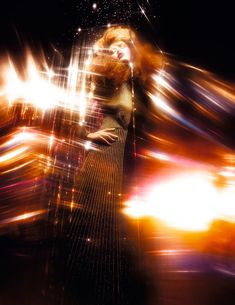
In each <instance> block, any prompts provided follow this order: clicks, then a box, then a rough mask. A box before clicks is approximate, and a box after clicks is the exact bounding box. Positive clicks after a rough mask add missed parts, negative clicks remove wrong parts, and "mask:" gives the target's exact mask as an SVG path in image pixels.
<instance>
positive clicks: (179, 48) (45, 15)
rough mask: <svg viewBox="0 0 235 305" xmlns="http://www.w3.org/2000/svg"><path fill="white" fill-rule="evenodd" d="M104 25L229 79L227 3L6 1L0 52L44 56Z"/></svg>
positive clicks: (233, 76)
mask: <svg viewBox="0 0 235 305" xmlns="http://www.w3.org/2000/svg"><path fill="white" fill-rule="evenodd" d="M93 3H96V4H97V8H96V9H92V4H93ZM141 8H143V9H144V10H145V13H146V15H147V16H148V18H149V21H150V23H149V22H148V21H147V20H146V18H145V17H144V15H143V14H142V13H141ZM109 22H110V23H124V24H131V25H132V26H133V27H135V28H136V29H137V30H138V31H140V32H143V33H144V34H146V35H149V33H151V39H152V38H153V37H154V39H155V42H157V43H158V44H159V45H160V47H161V48H162V49H163V50H164V51H166V52H169V53H171V54H174V55H176V56H177V57H178V58H179V59H183V60H185V61H187V62H189V63H192V64H194V65H197V66H199V67H203V68H206V69H208V70H210V71H212V72H214V73H216V74H218V75H219V76H221V77H223V78H225V79H227V80H231V81H233V80H235V59H234V54H235V47H234V44H233V40H234V28H235V19H234V17H233V9H232V4H230V3H228V1H227V0H225V1H219V2H218V3H216V2H215V1H212V0H204V1H202V0H191V1H185V0H181V1H173V0H155V1H154V0H142V1H129V0H125V1H124V0H112V1H111V0H99V1H98V0H97V1H96V0H94V1H87V0H82V1H78V0H76V1H75V0H40V1H33V0H21V1H17V0H15V1H13V0H8V1H4V2H1V12H0V50H1V51H6V50H8V51H9V52H10V53H11V54H14V55H17V54H18V55H19V54H21V52H22V49H23V45H24V44H25V42H27V43H28V44H30V45H31V46H33V47H36V48H37V47H38V46H39V45H41V46H42V47H43V49H44V50H45V52H46V51H47V50H48V49H49V48H50V46H51V45H53V46H55V47H56V48H58V49H59V50H60V51H61V52H63V51H64V50H65V49H66V48H70V46H71V44H72V42H73V41H74V39H75V38H76V37H77V36H79V35H80V34H79V33H77V29H78V28H79V27H81V28H82V30H84V29H87V28H89V29H92V27H96V26H102V25H107V23H109Z"/></svg>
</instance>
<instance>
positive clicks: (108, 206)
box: [65, 84, 132, 305]
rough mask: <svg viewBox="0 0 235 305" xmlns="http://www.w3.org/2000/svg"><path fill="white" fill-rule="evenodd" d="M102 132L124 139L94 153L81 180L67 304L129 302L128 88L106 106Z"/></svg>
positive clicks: (117, 304)
mask: <svg viewBox="0 0 235 305" xmlns="http://www.w3.org/2000/svg"><path fill="white" fill-rule="evenodd" d="M103 112H104V117H103V120H102V124H101V126H100V129H104V128H115V130H114V134H115V135H117V136H118V140H117V141H116V142H114V143H113V144H112V145H110V146H107V145H104V144H100V145H97V146H96V149H95V150H91V151H89V153H88V155H87V157H86V160H85V162H84V165H83V167H82V169H81V171H80V173H79V175H78V179H77V188H78V196H77V200H76V203H77V204H78V208H77V209H76V210H75V211H74V213H73V215H72V221H71V228H70V232H69V240H70V242H69V262H68V267H67V275H68V276H67V282H66V285H65V290H66V291H65V296H66V297H65V304H66V305H67V304H69V305H72V304H74V305H75V304H76V305H125V304H129V305H130V304H132V303H131V302H129V301H128V297H127V294H128V290H129V287H128V285H129V284H128V281H129V280H126V279H127V277H128V275H127V274H126V272H127V268H126V267H125V266H126V263H127V255H126V253H125V250H124V248H125V236H124V235H123V234H122V232H123V228H122V216H121V211H120V209H121V199H122V176H123V158H124V151H125V143H126V137H127V132H128V126H129V125H130V123H131V117H132V98H131V90H130V87H129V85H128V84H123V85H122V86H121V87H120V89H119V90H117V91H116V93H115V94H114V95H113V96H112V98H111V99H110V100H109V101H107V103H106V104H105V105H104V107H103Z"/></svg>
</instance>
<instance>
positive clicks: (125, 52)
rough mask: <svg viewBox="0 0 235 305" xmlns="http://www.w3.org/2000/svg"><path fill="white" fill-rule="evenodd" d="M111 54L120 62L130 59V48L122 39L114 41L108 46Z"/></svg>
mask: <svg viewBox="0 0 235 305" xmlns="http://www.w3.org/2000/svg"><path fill="white" fill-rule="evenodd" d="M109 50H110V51H111V56H112V57H113V58H115V59H119V60H120V61H122V62H130V61H131V50H130V48H129V47H128V45H127V44H126V43H125V42H124V41H116V42H114V43H112V44H111V45H110V46H109Z"/></svg>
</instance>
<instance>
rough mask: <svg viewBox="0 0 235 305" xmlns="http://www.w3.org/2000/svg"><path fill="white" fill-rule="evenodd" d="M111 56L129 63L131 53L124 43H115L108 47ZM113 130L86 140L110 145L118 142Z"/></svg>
mask: <svg viewBox="0 0 235 305" xmlns="http://www.w3.org/2000/svg"><path fill="white" fill-rule="evenodd" d="M109 49H110V51H111V54H112V55H111V56H112V57H113V58H115V59H118V60H120V61H126V62H130V60H131V52H130V48H129V47H128V45H127V44H126V43H125V42H124V41H117V42H114V43H112V44H111V45H110V46H109ZM114 130H115V128H105V129H102V130H98V131H96V132H92V133H89V134H88V135H87V139H88V140H90V141H93V142H100V143H103V144H106V145H111V144H112V143H113V142H115V141H117V140H118V136H116V135H115V134H114V133H113V131H114Z"/></svg>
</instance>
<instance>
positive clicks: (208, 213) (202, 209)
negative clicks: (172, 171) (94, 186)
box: [124, 173, 221, 231]
mask: <svg viewBox="0 0 235 305" xmlns="http://www.w3.org/2000/svg"><path fill="white" fill-rule="evenodd" d="M146 193H147V194H146V196H145V198H143V199H140V198H138V197H137V196H136V197H135V198H134V199H132V200H130V201H128V202H127V203H126V208H125V209H124V213H125V214H127V215H129V216H131V217H143V216H151V217H154V218H157V219H159V220H161V221H163V222H164V223H165V224H166V225H168V226H170V227H174V228H178V229H181V230H187V231H203V230H207V229H208V227H209V225H210V223H211V222H212V221H213V219H215V218H216V216H217V215H218V204H219V203H218V201H219V198H220V196H218V190H217V189H216V187H215V186H214V185H213V183H212V180H211V177H210V176H209V175H208V174H206V173H187V174H181V175H177V176H175V177H174V178H172V179H170V180H168V181H165V182H162V183H156V184H155V185H152V186H150V187H148V191H147V192H146ZM220 199H221V198H220Z"/></svg>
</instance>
